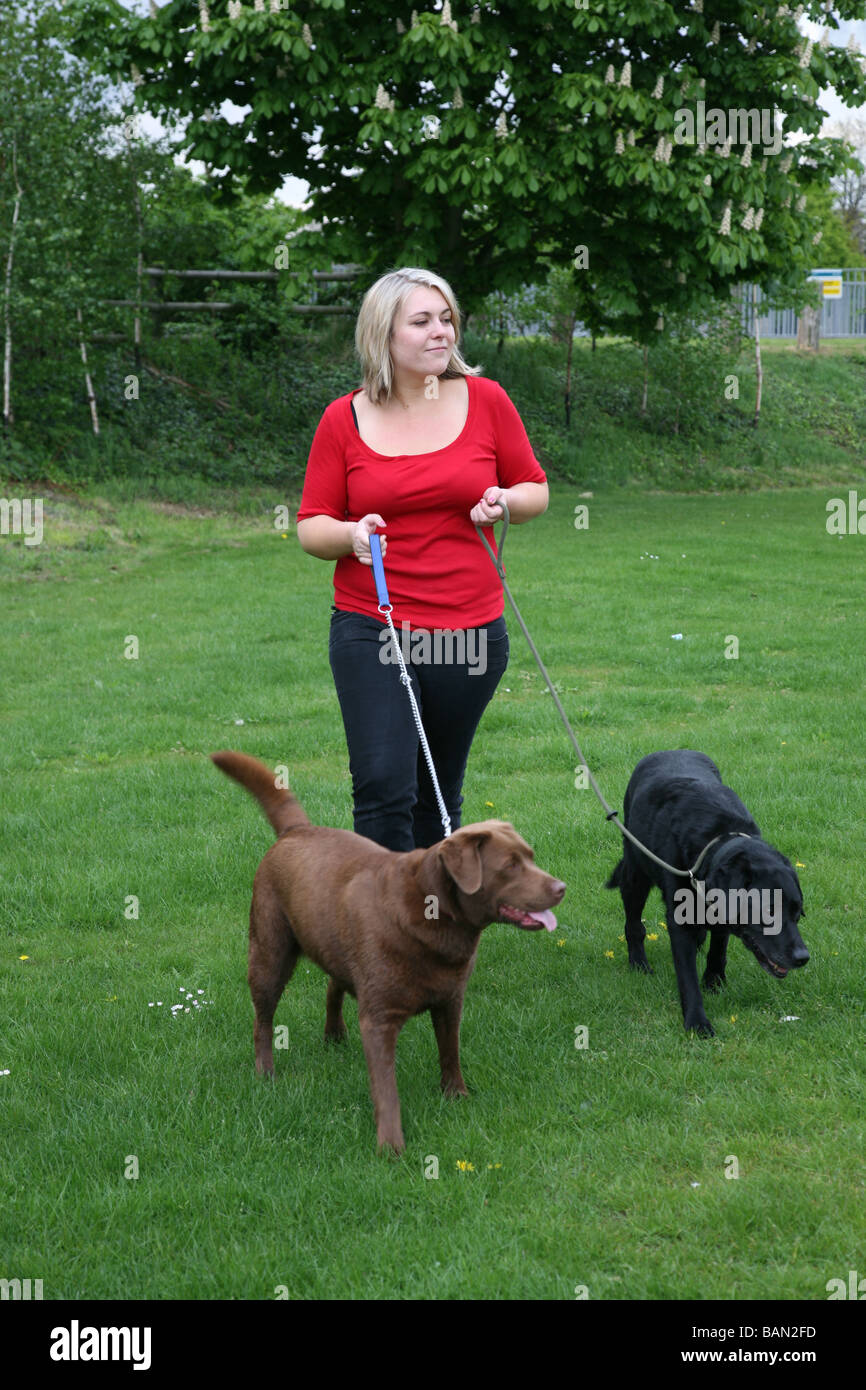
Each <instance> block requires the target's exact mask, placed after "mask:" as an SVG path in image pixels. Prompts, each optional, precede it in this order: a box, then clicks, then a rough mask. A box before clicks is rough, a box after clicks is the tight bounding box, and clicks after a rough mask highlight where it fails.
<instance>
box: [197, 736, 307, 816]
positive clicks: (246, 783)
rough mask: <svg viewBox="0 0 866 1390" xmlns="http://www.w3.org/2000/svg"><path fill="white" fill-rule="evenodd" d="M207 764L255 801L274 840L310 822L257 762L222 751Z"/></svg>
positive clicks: (237, 754)
mask: <svg viewBox="0 0 866 1390" xmlns="http://www.w3.org/2000/svg"><path fill="white" fill-rule="evenodd" d="M211 761H212V762H215V763H216V765H217V767H218V768H219V769H220V771H221V772H224V773H225V774H226V776H227V777H234V779H235V781H236V782H240V784H241V786H242V787H246V789H247V791H248V792H250V793H251V794H252V795H253V796H254V797H255V798H256V800H257V801H258V802H259V804H260V806H261V808H262V810H263V811H264V813H265V815H266V816H267V818H268V820H269V821H270V823H271V825H272V826H273V827H274V830H275V831H276V832H277V836H280V835H284V834H285V833H286V831H287V830H297V829H298V827H299V826H301V825H309V824H310V818H309V816H308V815H307V813H306V811H305V810H304V808H303V806H302V805H301V803H300V802H299V801H298V799H297V798H296V797H295V796H294V795H293V794H292V793H291V792H290V791H289V790H288V788H287V787H278V786H277V785H276V781H275V778H274V774H273V773H272V772H271V770H270V768H269V767H265V765H264V763H260V762H259V760H258V758H250V757H248V756H247V754H246V753H232V752H230V751H229V750H228V749H226V750H225V751H224V752H222V753H211Z"/></svg>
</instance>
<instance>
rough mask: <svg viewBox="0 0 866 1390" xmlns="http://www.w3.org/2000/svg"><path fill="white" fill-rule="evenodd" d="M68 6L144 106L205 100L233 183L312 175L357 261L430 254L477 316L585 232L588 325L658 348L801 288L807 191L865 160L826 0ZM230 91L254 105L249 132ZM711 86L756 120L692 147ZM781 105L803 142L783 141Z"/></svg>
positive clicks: (94, 52) (851, 76)
mask: <svg viewBox="0 0 866 1390" xmlns="http://www.w3.org/2000/svg"><path fill="white" fill-rule="evenodd" d="M67 11H68V13H69V16H70V19H71V22H72V23H73V25H74V32H75V36H76V37H75V39H74V42H75V44H76V48H77V51H79V52H81V53H82V54H86V55H88V56H89V57H90V58H91V59H92V60H93V61H94V62H96V63H99V64H101V65H102V68H103V70H105V71H108V72H112V73H113V74H114V75H116V76H118V77H125V78H128V77H129V75H130V72H131V71H132V69H133V65H134V67H135V71H136V72H137V74H138V75H139V76H140V79H141V81H140V85H139V86H138V87H137V99H138V100H139V101H140V102H141V103H142V104H143V105H146V106H148V107H149V108H150V109H151V110H154V111H160V112H165V113H172V114H178V115H181V116H187V117H189V118H190V120H189V125H188V127H187V130H186V133H185V136H184V141H185V143H186V147H187V148H188V150H189V153H191V154H192V155H194V156H197V157H198V158H200V159H203V160H205V161H206V162H207V163H208V164H209V165H210V166H211V167H212V168H213V169H214V170H215V171H220V172H215V173H214V178H215V180H216V181H217V182H218V183H219V186H220V187H221V189H222V190H223V192H224V194H225V195H226V196H227V197H229V196H231V195H232V193H233V192H234V190H235V189H236V187H237V186H238V185H239V184H240V185H241V186H246V187H247V188H248V189H249V190H265V189H267V190H272V189H273V188H274V187H275V186H276V185H277V184H278V183H279V182H280V181H281V179H282V177H283V176H284V175H285V174H288V173H294V174H296V175H298V176H299V177H302V178H305V179H307V180H308V181H309V182H310V184H311V186H312V188H313V190H314V191H313V198H312V214H313V216H315V217H316V218H318V219H319V220H320V221H322V222H323V223H324V224H325V226H326V230H327V231H328V232H329V234H330V236H331V239H332V245H333V247H334V253H335V254H337V255H339V256H340V258H341V259H352V260H357V261H361V262H362V263H364V264H366V265H368V266H369V267H370V270H371V272H373V273H379V272H381V271H382V270H384V269H386V268H388V267H389V266H393V265H395V264H397V265H399V264H401V263H406V262H409V263H416V264H429V265H431V266H434V267H435V268H437V269H438V270H440V271H441V272H442V273H444V274H445V275H446V276H448V278H449V279H450V280H451V281H452V282H453V283H454V285H455V288H456V289H457V292H458V294H459V295H460V297H461V299H462V301H463V303H464V305H465V306H466V307H467V308H468V309H470V310H471V309H473V308H474V307H476V306H477V305H478V304H480V302H481V301H482V300H483V299H484V298H485V296H486V295H487V294H488V293H489V292H490V291H491V290H493V289H502V290H505V291H510V290H513V289H516V288H517V287H518V286H519V285H520V284H521V283H528V282H531V281H532V280H533V279H534V278H537V276H536V274H535V271H536V266H537V259H538V256H539V254H540V253H541V252H544V253H546V254H548V255H550V256H551V258H552V260H553V262H554V263H557V264H559V265H561V266H565V265H568V264H569V263H571V262H572V261H573V260H574V259H575V256H576V254H577V253H576V251H575V247H576V246H577V247H583V248H585V253H584V266H583V275H582V277H581V279H580V281H579V286H580V289H579V293H580V303H579V306H578V312H579V317H580V318H581V319H582V320H583V321H584V322H585V323H586V324H587V326H588V327H589V328H590V329H591V330H593V331H598V330H599V329H600V328H601V327H602V326H604V325H609V326H613V325H615V326H616V327H617V328H618V330H619V331H623V332H629V333H632V334H634V335H635V336H637V337H638V338H640V339H641V340H643V341H647V340H648V339H649V338H650V337H651V336H652V334H653V333H654V332H655V331H657V327H658V325H659V323H660V322H662V323H663V321H664V316H665V314H667V313H681V312H685V311H687V310H690V309H696V308H697V309H698V310H699V308H700V306H701V305H702V304H705V303H706V302H707V301H708V300H711V299H713V298H718V297H725V296H726V295H727V292H728V289H729V287H730V285H731V284H733V283H734V282H736V281H742V280H753V281H756V282H758V283H760V284H764V283H767V282H769V281H771V280H772V281H775V282H778V283H780V284H782V285H784V286H787V288H788V291H789V293H790V295H791V297H792V300H793V299H796V296H797V295H798V294H799V293H800V291H801V288H802V282H803V278H804V271H805V270H806V269H807V268H808V266H809V264H810V262H811V261H812V260H813V258H814V254H815V253H814V249H813V245H814V238H815V237H816V236H817V234H818V232H819V230H820V227H819V225H818V222H817V220H816V219H815V218H813V217H811V216H810V215H809V214H808V210H807V208H806V204H805V202H804V201H803V200H804V198H805V196H806V193H807V191H808V189H809V188H810V187H811V186H813V185H815V184H819V185H821V184H826V183H827V182H828V181H829V179H830V178H831V176H833V175H834V174H837V173H839V172H840V170H842V169H843V168H844V167H845V164H846V161H847V160H848V159H849V156H848V155H847V153H846V151H845V147H844V146H843V145H842V144H841V143H840V142H839V141H834V140H832V139H828V138H825V139H822V138H821V137H820V135H819V131H820V128H821V123H822V119H823V116H824V113H823V112H822V110H821V108H820V106H819V105H818V94H819V91H820V89H821V88H822V87H828V86H833V87H834V88H835V89H836V91H837V93H838V94H839V95H840V96H841V97H842V99H843V101H845V102H846V103H847V104H849V105H854V104H857V103H859V102H863V101H864V100H866V83H864V74H863V69H862V60H861V58H860V55H859V54H857V53H855V52H854V51H853V50H849V49H844V48H841V47H837V46H835V45H834V44H833V43H832V42H831V41H830V38H829V35H828V36H826V37H825V39H824V42H823V43H822V44H818V45H813V44H812V43H811V41H807V39H806V38H805V36H804V35H803V34H802V33H801V31H800V29H799V27H798V22H797V21H798V19H799V18H800V17H801V16H802V15H803V14H804V13H805V14H807V15H808V16H809V17H811V18H814V19H820V20H822V21H824V22H828V23H830V24H831V25H832V26H833V27H834V28H835V26H836V22H837V21H836V19H835V18H834V17H833V16H832V15H830V16H828V15H825V13H824V6H823V5H822V4H821V3H820V0H811V3H809V4H808V5H800V6H798V8H797V10H796V11H795V12H791V10H790V9H789V7H788V6H786V5H778V6H777V5H775V4H773V5H764V6H758V7H754V6H753V5H751V4H749V3H746V0H726V3H724V4H722V3H719V0H692V4H691V5H686V4H673V3H667V0H631V3H629V4H627V5H625V6H624V5H623V4H622V3H620V0H594V2H593V4H592V5H591V6H590V5H586V6H584V5H582V4H576V5H574V6H571V5H565V4H554V3H553V0H519V3H518V0H497V4H496V6H495V8H494V7H493V6H487V5H475V6H474V8H472V9H471V10H470V9H469V7H468V6H467V7H466V8H465V9H464V8H463V6H462V5H460V6H457V5H455V6H453V7H452V5H451V4H450V3H445V4H443V6H442V8H441V10H437V11H435V12H433V11H428V12H425V13H416V12H415V11H413V12H412V16H411V19H410V18H409V17H408V16H407V15H406V12H405V10H404V9H403V7H402V5H390V4H386V3H377V2H376V0H373V3H364V4H363V5H358V6H356V5H348V4H346V3H345V0H321V3H311V4H308V5H306V4H305V5H304V6H303V7H302V8H300V7H299V8H297V9H290V8H288V7H287V6H286V0H254V5H252V4H250V2H249V0H246V3H242V0H232V3H231V4H228V3H227V4H225V5H223V4H222V3H221V0H212V2H211V4H210V6H208V4H207V3H206V0H170V3H168V4H165V5H163V6H162V7H161V8H159V9H157V10H155V11H154V12H153V13H152V14H150V15H147V16H140V15H132V14H130V13H129V12H128V11H126V10H124V9H123V8H122V7H121V5H120V4H119V3H118V0H68V4H67ZM835 14H837V15H839V16H840V17H843V18H846V19H853V18H861V17H863V16H864V14H866V4H864V3H863V0H856V2H855V0H840V3H839V4H837V5H836V6H835ZM229 99H230V100H231V101H232V102H234V103H236V104H237V105H239V106H241V107H242V108H244V109H245V114H244V116H243V119H242V120H241V121H239V122H237V123H234V124H233V123H232V122H231V121H230V120H229V119H228V118H227V116H226V115H223V114H220V113H221V109H222V105H223V103H224V102H225V101H226V100H229ZM701 102H703V103H704V104H705V106H704V111H705V112H712V111H713V110H720V111H721V112H722V114H723V115H725V116H726V117H727V115H728V113H733V116H734V122H733V123H734V124H735V126H736V129H735V130H734V131H733V132H728V135H727V136H724V135H722V136H720V138H718V140H717V142H716V143H714V141H715V140H716V135H717V134H718V124H717V125H716V127H715V132H713V131H711V132H707V131H705V132H704V133H703V136H702V135H701V134H699V133H698V132H697V130H695V131H694V133H693V135H692V136H691V142H690V140H689V134H688V131H687V129H686V123H685V122H684V120H683V113H684V112H685V114H686V115H689V114H691V116H692V119H693V121H696V118H697V116H698V113H699V110H700V108H699V103H701ZM781 110H784V111H785V113H786V116H785V131H786V134H791V133H794V132H798V133H799V134H800V135H801V136H802V137H803V138H802V139H801V140H800V142H799V143H798V144H797V146H796V148H793V149H788V150H783V149H781V148H780V146H779V144H777V141H776V134H775V130H773V129H772V125H773V121H774V118H775V113H776V112H777V111H781ZM738 112H742V113H743V115H744V116H747V115H750V113H754V116H755V118H756V119H757V120H758V121H759V122H761V121H764V123H765V125H766V124H767V122H769V124H770V127H771V128H770V129H769V130H765V131H764V133H763V134H759V133H758V132H757V131H756V128H755V126H754V123H751V122H750V123H749V126H748V129H745V128H744V126H743V123H742V122H740V121H739V119H738V117H737V113H738ZM768 148H769V149H771V150H773V149H775V151H776V152H775V153H765V151H766V150H767V149H768Z"/></svg>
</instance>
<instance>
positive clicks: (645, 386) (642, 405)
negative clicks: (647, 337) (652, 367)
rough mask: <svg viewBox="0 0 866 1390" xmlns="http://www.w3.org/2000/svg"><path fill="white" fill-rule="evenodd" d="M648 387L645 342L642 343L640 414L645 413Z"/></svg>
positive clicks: (647, 357) (647, 352)
mask: <svg viewBox="0 0 866 1390" xmlns="http://www.w3.org/2000/svg"><path fill="white" fill-rule="evenodd" d="M648 387H649V348H648V347H647V345H646V343H644V345H643V396H642V398H641V403H640V413H641V415H646V397H647V389H648Z"/></svg>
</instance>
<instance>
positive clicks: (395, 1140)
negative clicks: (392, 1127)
mask: <svg viewBox="0 0 866 1390" xmlns="http://www.w3.org/2000/svg"><path fill="white" fill-rule="evenodd" d="M405 1148H406V1142H405V1140H404V1138H403V1136H402V1134H394V1135H392V1136H391V1138H390V1139H387V1138H384V1137H383V1136H382V1135H380V1136H379V1140H378V1143H377V1146H376V1152H377V1153H378V1154H384V1156H385V1158H399V1156H400V1154H401V1153H403V1151H404V1149H405Z"/></svg>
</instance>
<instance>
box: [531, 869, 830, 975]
mask: <svg viewBox="0 0 866 1390" xmlns="http://www.w3.org/2000/svg"><path fill="white" fill-rule="evenodd" d="M565 887H566V885H565V884H564V883H563V882H562V880H561V879H559V878H555V879H554V880H553V884H552V885H551V889H550V891H551V893H552V894H553V895H554V897H555V898H556V901H557V902H558V903H561V902H562V900H563V898H564V897H565ZM806 959H807V960H808V959H809V957H808V955H807V956H806Z"/></svg>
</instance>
